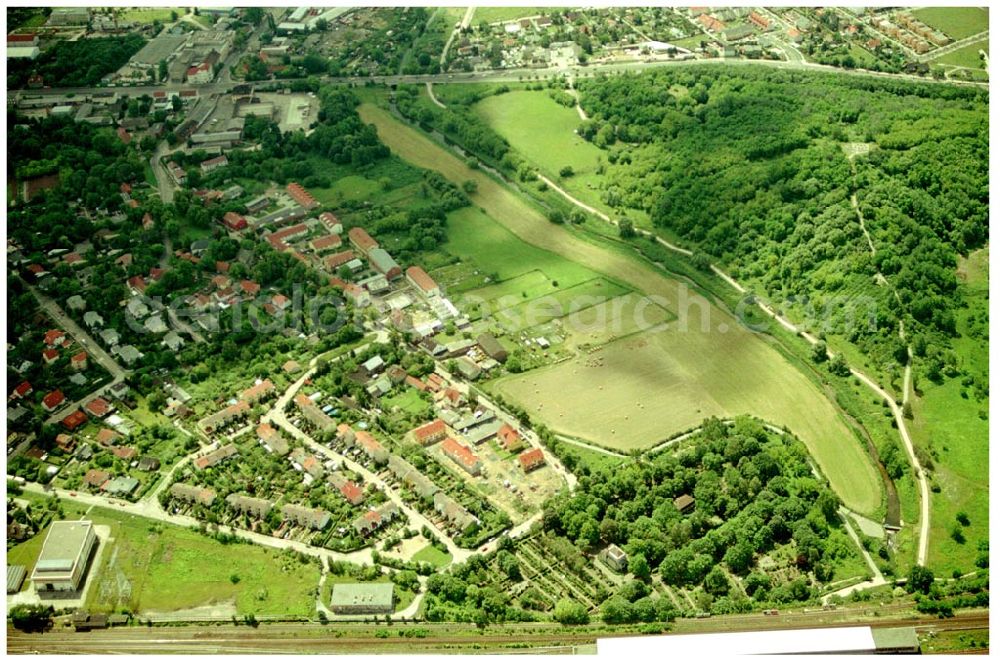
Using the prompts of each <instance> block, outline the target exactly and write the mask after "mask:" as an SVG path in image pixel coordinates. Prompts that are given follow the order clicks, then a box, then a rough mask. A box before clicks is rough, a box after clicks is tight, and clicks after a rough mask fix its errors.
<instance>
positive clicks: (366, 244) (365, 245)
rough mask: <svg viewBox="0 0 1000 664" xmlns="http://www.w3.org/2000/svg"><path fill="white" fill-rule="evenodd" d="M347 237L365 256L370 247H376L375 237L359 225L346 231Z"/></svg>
mask: <svg viewBox="0 0 1000 664" xmlns="http://www.w3.org/2000/svg"><path fill="white" fill-rule="evenodd" d="M347 239H348V240H350V241H351V244H352V245H354V247H355V248H356V249H357V250H358V251H360V252H361V253H363V254H364V255H365V256H367V255H368V252H370V251H371V250H372V249H377V248H378V242H376V241H375V239H374V238H373V237H372V236H371V235H369V234H368V231H366V230H365V229H363V228H360V227H355V228H352V229H351V230H349V231H347Z"/></svg>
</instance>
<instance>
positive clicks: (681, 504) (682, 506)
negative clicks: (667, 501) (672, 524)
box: [674, 493, 694, 514]
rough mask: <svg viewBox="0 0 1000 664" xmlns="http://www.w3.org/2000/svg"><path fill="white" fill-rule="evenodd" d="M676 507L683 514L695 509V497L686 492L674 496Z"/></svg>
mask: <svg viewBox="0 0 1000 664" xmlns="http://www.w3.org/2000/svg"><path fill="white" fill-rule="evenodd" d="M674 507H676V508H677V511H679V512H680V513H681V514H684V513H686V512H690V511H691V510H693V509H694V498H692V497H691V496H689V495H688V494H686V493H685V494H683V495H681V496H677V497H676V498H674Z"/></svg>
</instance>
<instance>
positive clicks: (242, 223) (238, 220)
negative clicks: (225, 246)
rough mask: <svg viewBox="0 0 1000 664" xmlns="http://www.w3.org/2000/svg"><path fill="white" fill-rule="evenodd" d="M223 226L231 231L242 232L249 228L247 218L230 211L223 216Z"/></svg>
mask: <svg viewBox="0 0 1000 664" xmlns="http://www.w3.org/2000/svg"><path fill="white" fill-rule="evenodd" d="M222 224H223V226H225V227H226V228H228V229H229V230H231V231H241V230H243V229H245V228H246V227H247V218H246V217H244V216H243V215H242V214H238V213H236V212H232V211H230V212H227V213H225V214H224V215H222Z"/></svg>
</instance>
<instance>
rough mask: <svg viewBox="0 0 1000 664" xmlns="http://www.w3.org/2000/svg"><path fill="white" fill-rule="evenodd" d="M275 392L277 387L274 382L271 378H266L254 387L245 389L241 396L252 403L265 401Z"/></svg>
mask: <svg viewBox="0 0 1000 664" xmlns="http://www.w3.org/2000/svg"><path fill="white" fill-rule="evenodd" d="M275 392H277V389H276V388H275V387H274V383H272V382H271V379H270V378H266V379H264V380H262V381H260V382H259V383H257V384H256V385H254V386H253V387H248V388H247V389H245V390H243V393H242V394H241V395H240V398H241V399H242V400H243V401H246V402H248V403H250V404H251V405H252V404H256V403H258V402H260V401H263V400H264V399H266V398H267V397H269V396H271V395H272V394H274V393H275Z"/></svg>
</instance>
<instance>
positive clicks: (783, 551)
mask: <svg viewBox="0 0 1000 664" xmlns="http://www.w3.org/2000/svg"><path fill="white" fill-rule="evenodd" d="M577 474H578V477H579V478H580V483H579V485H578V486H577V488H576V490H575V491H573V492H572V493H570V492H563V493H560V494H558V495H557V496H555V497H553V498H551V499H550V500H549V501H548V502H547V503H546V504H545V506H544V513H543V517H542V524H541V525H542V529H543V531H544V532H542V533H540V534H539V535H538V536H537V538H536V540H535V541H536V542H537V543H538V544H539V545H541V546H542V547H544V550H545V552H546V555H548V556H551V559H552V562H553V564H558V565H564V566H565V567H566V568H567V569H568V570H570V571H572V572H573V573H574V574H580V573H584V570H585V568H586V567H587V566H588V564H592V563H588V556H594V555H596V554H598V553H599V552H600V551H601V550H603V549H604V548H605V547H607V546H608V545H610V544H617V545H618V546H620V547H621V548H622V549H624V550H625V551H626V553H627V554H628V557H629V566H628V572H629V573H630V574H631V575H632V576H631V580H629V581H628V582H627V583H625V584H624V585H622V586H621V587H619V588H618V589H617V590H616V591H615V592H614V593H613V594H610V595H608V594H607V593H605V594H604V595H602V596H599V597H598V598H597V600H598V601H600V602H601V603H600V607H599V609H600V617H601V619H602V620H604V621H605V622H607V623H611V624H618V623H635V622H657V621H659V622H663V621H667V620H670V619H672V618H673V617H674V616H675V615H677V612H678V610H685V609H684V607H675V606H674V605H673V604H672V603H671V601H670V599H669V598H667V597H665V596H664V595H663V594H662V593H660V597H659V598H654V597H652V596H651V591H652V588H653V586H655V585H656V584H657V583H658V582H659V581H660V580H662V582H663V583H665V584H667V585H672V586H676V587H685V588H688V589H690V590H691V591H692V593H693V596H695V597H696V598H698V599H697V603H698V604H699V605H700V607H701V609H702V610H706V611H707V610H711V611H712V613H733V612H742V611H748V610H751V609H752V608H754V606H755V605H761V604H763V605H770V604H781V603H788V602H798V601H805V600H808V599H810V598H812V597H814V596H815V594H816V592H817V591H818V587H819V586H820V585H822V584H824V583H826V582H828V581H830V580H831V579H832V578H833V575H834V572H835V568H836V567H837V566H838V565H839V564H841V561H842V560H844V559H846V558H849V557H852V556H856V555H857V554H856V550H855V549H854V545H853V544H852V543H851V541H850V540H849V538H848V537H847V535H846V533H844V531H843V530H841V529H840V522H839V520H838V515H837V509H838V507H839V501H838V500H837V497H836V496H835V494H834V493H833V492H832V491H831V490H830V489H829V488H828V487H827V486H826V485H825V484H824V482H823V481H822V480H819V479H817V478H816V477H815V476H814V475H813V471H812V468H811V466H810V462H809V458H808V454H807V452H806V450H805V448H804V447H803V446H802V445H801V443H799V442H798V441H796V440H794V439H792V438H790V437H788V436H778V435H776V434H774V433H771V432H769V431H767V430H766V429H765V428H764V427H763V425H761V424H760V423H759V422H757V421H756V420H753V419H750V418H739V419H737V421H736V422H735V423H733V424H730V425H727V424H725V423H723V422H722V421H720V420H718V419H714V418H712V419H709V420H706V421H705V422H704V424H703V428H702V430H701V431H700V432H699V433H697V434H695V435H694V436H693V437H692V438H691V439H690V440H688V441H686V442H685V443H684V444H683V445H682V446H681V448H680V449H668V450H665V451H664V452H662V453H660V454H658V455H656V456H654V457H653V458H651V459H648V460H644V461H643V462H641V463H629V464H626V465H624V466H620V467H618V468H615V469H614V470H608V469H605V468H600V469H598V470H592V469H590V468H585V467H580V468H577ZM685 494H686V495H689V496H691V497H693V498H694V501H695V503H694V507H693V509H690V510H685V511H684V512H681V510H680V509H678V507H676V506H675V503H674V500H675V499H676V498H678V497H680V496H682V495H685ZM517 546H519V544H516V543H511V544H509V547H510V548H512V549H513V548H516V547H517ZM507 547H508V545H507V543H504V546H500V547H498V548H499V551H498V553H497V554H496V556H495V558H486V559H480V558H479V557H478V556H476V557H473V559H471V560H470V561H469V562H468V563H466V564H465V565H459V566H457V567H456V568H454V569H452V570H449V571H448V572H446V573H440V574H437V575H435V576H433V577H431V579H430V581H429V583H428V591H429V594H428V604H427V606H428V611H427V616H428V619H430V620H483V621H487V622H492V621H498V620H513V619H517V617H518V616H521V617H523V618H528V617H530V616H533V615H537V614H535V613H534V612H537V611H552V612H553V613H552V614H551V615H552V618H553V619H555V620H557V621H559V622H563V623H566V624H579V623H581V622H585V621H586V617H585V616H586V612H582V611H581V608H582V607H580V606H579V605H578V604H577V602H576V601H575V600H572V599H571V598H569V597H565V598H563V599H562V601H559V602H557V603H556V604H555V605H554V606H553V605H552V604H550V603H547V602H546V601H545V600H544V599H542V598H541V597H539V596H538V595H537V594H536V593H534V592H533V591H531V590H530V589H524V588H523V587H521V588H520V589H517V588H518V587H517V586H513V587H514V594H515V596H516V602H514V601H512V600H513V598H510V599H508V600H507V601H506V602H501V601H499V600H498V599H497V598H496V593H508V592H511V588H512V583H511V582H516V581H518V580H520V578H521V575H522V570H521V569H519V567H518V559H519V557H520V556H515V555H513V552H511V551H508V550H507ZM765 557H767V558H768V559H769V563H768V565H761V561H762V559H764V558H765ZM734 579H739V585H740V586H742V587H743V588H744V589H745V592H744V591H743V590H741V589H740V588H739V587H738V586H737V584H736V583H735V582H734Z"/></svg>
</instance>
